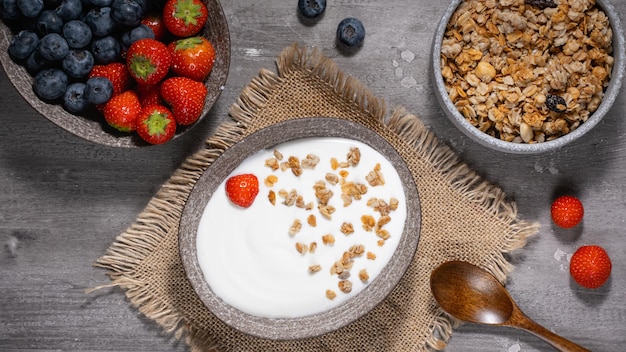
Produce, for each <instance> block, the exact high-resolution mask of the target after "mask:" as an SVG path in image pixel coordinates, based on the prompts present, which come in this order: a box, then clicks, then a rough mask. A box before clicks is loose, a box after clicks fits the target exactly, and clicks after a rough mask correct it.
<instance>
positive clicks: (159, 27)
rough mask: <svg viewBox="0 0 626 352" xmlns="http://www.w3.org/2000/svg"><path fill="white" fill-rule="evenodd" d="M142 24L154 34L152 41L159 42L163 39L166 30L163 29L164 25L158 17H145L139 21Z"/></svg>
mask: <svg viewBox="0 0 626 352" xmlns="http://www.w3.org/2000/svg"><path fill="white" fill-rule="evenodd" d="M141 23H142V24H145V25H146V26H148V27H149V28H150V29H152V33H154V39H156V40H158V41H161V40H162V39H163V38H164V37H165V33H166V32H167V28H165V24H164V23H163V20H162V19H161V16H159V15H153V14H150V15H147V16H145V17H144V18H143V20H141Z"/></svg>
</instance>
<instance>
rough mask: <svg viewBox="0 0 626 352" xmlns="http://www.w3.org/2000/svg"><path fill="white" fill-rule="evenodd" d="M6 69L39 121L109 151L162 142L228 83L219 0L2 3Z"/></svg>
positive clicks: (1, 48)
mask: <svg viewBox="0 0 626 352" xmlns="http://www.w3.org/2000/svg"><path fill="white" fill-rule="evenodd" d="M0 17H1V18H2V21H1V22H0V62H1V63H2V66H3V68H4V70H5V72H6V73H7V76H8V77H9V79H10V81H11V83H12V84H13V86H14V87H15V89H16V90H17V91H18V92H19V93H20V94H21V95H22V96H23V97H24V99H25V100H26V101H27V102H28V103H29V104H30V105H31V106H32V107H33V108H34V109H35V110H36V111H38V112H39V113H40V114H41V115H43V116H44V117H45V118H47V119H48V120H50V121H51V122H53V123H54V124H56V125H57V126H59V127H61V128H62V129H64V130H66V131H68V132H70V133H72V134H74V135H76V136H78V137H81V138H83V139H86V140H88V141H91V142H94V143H97V144H101V145H106V146H112V147H126V148H134V147H142V146H149V145H154V144H163V143H166V142H167V141H169V140H171V139H173V138H177V137H178V136H181V135H182V134H184V133H185V132H186V131H188V130H189V129H191V128H192V127H193V126H195V125H197V124H198V121H199V120H201V119H203V118H204V117H205V116H206V115H207V113H208V112H209V110H210V109H211V107H212V106H213V104H214V103H215V101H216V100H217V99H218V98H219V96H220V93H221V91H222V89H223V87H224V84H225V82H226V78H227V76H228V70H229V65H230V33H229V30H228V24H227V22H226V18H225V15H224V12H223V10H222V7H221V5H220V3H219V1H218V0H1V1H0Z"/></svg>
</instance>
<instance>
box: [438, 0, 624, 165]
mask: <svg viewBox="0 0 626 352" xmlns="http://www.w3.org/2000/svg"><path fill="white" fill-rule="evenodd" d="M462 2H463V0H453V1H452V2H451V3H450V5H449V6H448V8H447V9H446V12H445V14H444V15H443V17H442V18H441V20H440V22H439V24H438V26H437V31H436V33H435V37H434V40H433V44H432V53H431V67H430V71H431V75H432V80H433V81H434V84H435V94H436V96H437V99H438V101H439V103H440V105H441V107H442V108H443V109H444V111H445V113H446V115H447V116H448V117H449V118H450V120H451V121H452V122H453V123H454V125H455V126H456V127H458V128H459V129H460V130H461V131H462V132H463V133H465V134H466V135H467V136H468V137H470V138H471V139H472V140H474V141H476V142H478V143H480V144H482V145H484V146H486V147H489V148H492V149H495V150H499V151H502V152H508V153H515V154H535V153H542V152H547V151H552V150H556V149H559V148H561V147H563V146H564V145H566V144H568V143H571V142H572V141H574V140H576V139H578V138H580V137H581V136H582V135H584V134H585V133H587V132H588V131H589V130H591V129H592V128H593V127H594V126H596V125H597V124H598V122H600V120H602V118H603V117H604V115H606V113H607V112H608V111H609V110H610V109H611V106H612V105H613V103H614V101H615V99H616V98H617V96H618V94H619V90H620V88H621V85H622V81H623V80H624V69H625V63H626V62H625V60H626V57H625V55H626V54H625V51H624V47H625V42H624V29H623V28H622V24H621V23H620V20H619V16H618V14H617V12H616V11H615V8H614V7H613V5H611V3H609V1H608V0H597V1H596V3H597V5H598V6H599V7H600V8H601V9H602V10H603V11H604V12H605V13H606V15H607V17H608V18H609V22H610V24H611V26H612V31H613V57H614V58H615V62H614V65H613V70H612V74H611V80H610V82H609V85H608V87H607V89H606V91H605V95H604V98H603V100H602V103H601V104H600V106H599V107H598V109H597V110H596V111H595V112H594V113H593V114H592V115H591V116H590V117H589V119H588V120H587V121H586V122H584V123H582V124H581V125H580V126H579V127H578V128H577V129H575V130H574V131H572V132H570V133H568V134H566V135H564V136H561V137H559V138H556V139H554V140H551V141H546V142H542V143H534V144H527V143H514V142H506V141H503V140H500V139H498V138H495V137H492V136H490V135H488V134H487V133H484V132H482V131H480V130H479V129H478V128H476V127H474V126H473V125H471V124H470V123H469V122H468V121H467V120H466V119H465V117H464V116H463V115H462V114H461V113H460V112H459V111H458V109H457V108H456V107H455V106H454V104H453V103H452V101H451V100H450V98H449V96H448V93H447V91H446V89H445V86H444V81H443V77H442V75H441V59H440V53H441V48H442V40H443V37H444V34H445V30H446V26H447V24H448V22H449V21H450V19H451V18H452V16H453V14H454V12H455V11H456V9H457V7H458V6H459V4H461V3H462Z"/></svg>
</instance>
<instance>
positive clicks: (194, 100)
mask: <svg viewBox="0 0 626 352" xmlns="http://www.w3.org/2000/svg"><path fill="white" fill-rule="evenodd" d="M206 94H207V89H206V87H205V86H204V84H202V83H201V82H198V81H194V80H193V79H191V78H187V77H170V78H168V79H166V80H165V81H163V83H162V84H161V97H163V100H165V102H167V104H169V106H170V108H171V109H172V112H173V113H174V118H175V119H176V122H178V124H180V125H191V124H192V123H194V122H196V121H197V120H198V118H200V115H201V114H202V110H203V109H204V99H205V98H206Z"/></svg>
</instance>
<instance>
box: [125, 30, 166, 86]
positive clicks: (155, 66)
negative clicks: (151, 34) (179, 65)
mask: <svg viewBox="0 0 626 352" xmlns="http://www.w3.org/2000/svg"><path fill="white" fill-rule="evenodd" d="M171 62H172V59H171V57H170V52H169V50H167V46H165V44H163V43H161V42H160V41H158V40H155V39H151V38H144V39H140V40H138V41H136V42H134V43H133V44H131V46H130V48H128V52H127V53H126V66H127V67H128V71H129V72H130V75H131V76H132V77H133V78H134V79H135V81H137V83H139V84H155V83H158V82H159V81H161V80H162V79H163V78H165V76H166V75H167V73H168V72H169V69H170V64H171Z"/></svg>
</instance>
